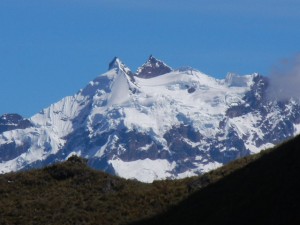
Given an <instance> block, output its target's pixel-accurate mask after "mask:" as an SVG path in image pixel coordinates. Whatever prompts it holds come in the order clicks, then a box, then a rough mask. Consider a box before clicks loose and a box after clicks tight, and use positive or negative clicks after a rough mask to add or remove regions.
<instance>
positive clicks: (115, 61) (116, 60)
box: [108, 56, 132, 76]
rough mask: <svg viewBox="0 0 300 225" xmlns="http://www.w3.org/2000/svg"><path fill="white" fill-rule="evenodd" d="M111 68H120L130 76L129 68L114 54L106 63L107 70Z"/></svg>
mask: <svg viewBox="0 0 300 225" xmlns="http://www.w3.org/2000/svg"><path fill="white" fill-rule="evenodd" d="M112 69H117V70H122V71H123V72H124V73H126V74H127V75H130V76H131V75H132V72H131V70H130V69H129V68H128V67H127V66H126V65H125V64H124V63H123V62H122V61H121V60H120V59H119V58H118V57H116V56H115V57H114V58H113V60H112V61H111V62H110V63H109V65H108V70H112Z"/></svg>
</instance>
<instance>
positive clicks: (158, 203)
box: [0, 137, 300, 225]
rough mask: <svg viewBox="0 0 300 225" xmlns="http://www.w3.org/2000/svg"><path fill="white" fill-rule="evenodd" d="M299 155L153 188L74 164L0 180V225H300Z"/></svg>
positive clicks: (262, 157)
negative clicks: (130, 224)
mask: <svg viewBox="0 0 300 225" xmlns="http://www.w3.org/2000/svg"><path fill="white" fill-rule="evenodd" d="M299 154H300V138H299V137H297V138H296V139H293V140H291V141H288V142H286V143H284V144H282V145H280V146H278V147H277V148H274V149H271V150H267V151H263V152H261V153H260V154H256V155H252V156H249V157H245V158H242V159H239V160H236V161H234V162H232V163H230V164H228V165H226V166H224V167H221V168H219V169H217V170H214V171H211V172H209V173H207V174H204V175H202V176H199V177H193V178H186V179H182V180H175V181H171V180H166V181H155V182H153V183H152V184H144V183H140V182H138V181H133V180H125V179H122V178H119V177H115V176H111V175H108V174H106V173H103V172H100V171H95V170H93V169H91V168H89V167H87V166H86V162H85V160H84V159H80V158H78V157H71V158H70V159H69V160H68V161H66V162H64V163H59V164H56V165H53V166H49V167H46V168H44V169H39V170H31V171H27V172H18V173H9V174H4V175H0V224H1V225H2V224H3V225H4V224H20V225H26V224H45V225H46V224H109V225H114V224H129V223H133V222H134V221H139V222H136V223H133V224H145V225H147V224H205V225H206V224H213V225H216V224H239V225H243V224H272V225H277V224H300V219H299V218H300V216H298V215H300V214H299V212H300V207H299V202H300V191H299V190H300V184H299V183H300V181H299V178H300V168H299V167H300V163H299V162H298V160H299ZM153 216H154V217H153ZM147 218H148V219H147Z"/></svg>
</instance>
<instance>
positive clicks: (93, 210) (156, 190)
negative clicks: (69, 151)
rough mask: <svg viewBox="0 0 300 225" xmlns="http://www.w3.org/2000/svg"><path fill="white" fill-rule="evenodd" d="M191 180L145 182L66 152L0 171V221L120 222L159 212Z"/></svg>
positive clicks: (184, 192)
mask: <svg viewBox="0 0 300 225" xmlns="http://www.w3.org/2000/svg"><path fill="white" fill-rule="evenodd" d="M192 180H193V179H185V180H180V181H162V182H154V183H153V184H151V185H150V184H144V183H140V182H137V181H132V180H125V179H121V178H118V177H114V176H111V175H108V174H105V173H103V172H99V171H95V170H92V169H90V168H89V167H87V166H86V164H85V161H84V160H83V159H80V158H78V157H71V158H70V159H69V160H68V161H67V162H64V163H60V164H56V165H53V166H50V167H46V168H44V169H40V170H32V171H27V172H20V173H10V174H5V175H1V176H0V224H1V225H2V224H14V225H16V224H20V225H24V224H39V225H40V224H72V225H73V224H109V225H113V224H124V223H128V222H130V221H133V220H137V219H141V218H143V217H145V216H151V215H154V214H157V213H159V212H162V211H163V210H165V209H166V207H167V206H170V205H174V204H175V203H178V202H179V201H180V200H182V199H183V198H184V197H186V196H187V194H188V186H187V183H189V182H191V181H192Z"/></svg>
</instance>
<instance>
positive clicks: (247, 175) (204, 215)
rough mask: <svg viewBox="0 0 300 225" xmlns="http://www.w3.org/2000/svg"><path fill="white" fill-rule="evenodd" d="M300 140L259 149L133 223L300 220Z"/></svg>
mask: <svg viewBox="0 0 300 225" xmlns="http://www.w3.org/2000/svg"><path fill="white" fill-rule="evenodd" d="M299 146H300V137H299V136H297V137H296V138H294V139H292V140H290V141H288V142H285V143H283V144H281V145H279V146H278V147H276V148H274V149H272V150H268V151H264V152H261V153H260V154H258V155H256V157H257V159H255V160H253V161H252V162H251V163H249V164H247V165H246V166H243V167H242V168H240V169H238V170H236V171H234V172H233V173H230V174H229V175H227V176H225V177H224V178H222V179H220V180H219V181H217V182H215V183H211V184H209V185H208V186H207V187H205V188H203V189H201V190H198V191H196V192H195V193H193V194H192V195H190V196H189V197H188V198H187V199H186V200H184V201H183V202H181V203H180V204H179V205H177V206H175V207H173V208H172V209H170V210H169V211H168V212H166V213H163V214H160V215H158V216H156V217H154V218H152V219H149V220H146V221H140V222H137V223H134V224H135V225H150V224H166V225H168V224H172V225H177V224H178V225H179V224H189V225H193V224H195V225H196V224H197V225H202V224H203V225H223V224H224V225H225V224H239V225H250V224H251V225H253V224H256V225H259V224H261V225H263V224H272V225H280V224H289V225H291V224H295V225H296V224H300V214H299V212H300V203H299V202H300V191H299V190H300V181H299V177H300V163H299V157H300V151H299V149H300V148H299ZM231 165H234V164H231ZM228 166H230V165H228ZM224 168H226V166H225V167H224ZM196 183H197V181H196Z"/></svg>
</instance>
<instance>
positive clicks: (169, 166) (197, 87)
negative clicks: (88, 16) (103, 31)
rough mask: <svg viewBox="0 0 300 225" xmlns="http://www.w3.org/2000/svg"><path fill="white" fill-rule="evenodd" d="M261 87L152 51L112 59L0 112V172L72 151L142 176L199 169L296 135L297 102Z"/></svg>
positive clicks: (257, 78)
mask: <svg viewBox="0 0 300 225" xmlns="http://www.w3.org/2000/svg"><path fill="white" fill-rule="evenodd" d="M268 87H269V79H268V78H267V77H264V76H262V75H259V74H257V73H254V74H250V75H244V76H239V75H236V74H232V73H229V74H228V75H227V76H226V78H225V79H215V78H213V77H210V76H208V75H206V74H204V73H202V72H200V71H198V70H196V69H193V68H190V67H186V68H181V69H172V68H171V67H169V66H168V65H167V64H166V63H164V62H163V61H161V60H158V59H156V58H155V57H153V56H150V57H149V59H148V60H147V62H146V63H145V64H144V65H142V66H141V67H140V68H139V69H138V70H137V72H136V73H133V72H132V71H131V70H130V69H129V68H128V67H127V66H126V65H125V64H124V63H122V62H121V60H120V59H118V58H115V59H114V60H113V61H112V62H111V63H110V64H109V71H107V72H106V73H104V74H102V75H100V76H98V77H96V78H95V79H94V80H93V81H91V82H90V83H89V84H88V85H87V86H86V87H85V88H83V89H81V90H80V91H79V92H78V93H76V94H74V95H73V96H68V97H65V98H63V99H62V100H61V101H59V102H57V103H54V104H52V105H51V106H49V107H48V108H46V109H43V110H42V111H41V112H39V113H37V114H36V115H34V116H33V117H31V118H29V119H21V120H18V119H17V121H16V122H13V123H10V122H7V123H6V122H5V121H6V120H7V119H5V118H7V116H5V115H4V116H2V117H1V121H0V132H1V133H0V172H1V173H7V172H10V171H18V170H24V169H29V168H37V167H43V166H46V165H49V164H52V163H54V162H58V161H64V160H66V159H67V158H69V157H70V156H72V155H79V156H81V157H84V158H86V159H87V160H88V164H89V165H90V166H92V167H94V168H96V169H99V170H103V171H106V172H109V173H112V174H116V175H119V176H121V177H124V178H128V179H138V180H140V181H143V182H152V181H153V180H159V179H175V178H183V177H187V176H193V175H197V174H202V173H204V172H207V171H209V170H212V169H214V168H217V167H219V166H221V165H223V164H226V163H228V162H230V161H232V160H234V159H237V158H239V157H242V156H246V155H249V154H252V153H257V152H259V151H261V150H263V149H265V148H268V147H271V146H274V145H275V144H277V143H279V142H282V141H283V140H285V139H288V138H290V137H293V136H294V135H296V134H298V133H299V131H300V108H299V107H300V105H299V103H298V101H296V100H295V99H292V98H291V99H286V100H276V99H274V98H269V96H268ZM3 121H4V122H3ZM7 121H8V120H7ZM18 121H19V122H18ZM20 121H21V123H20ZM22 121H25V122H22ZM23 123H25V125H20V124H23ZM11 124H13V125H11Z"/></svg>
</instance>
